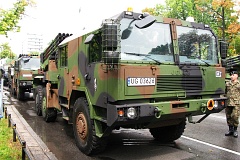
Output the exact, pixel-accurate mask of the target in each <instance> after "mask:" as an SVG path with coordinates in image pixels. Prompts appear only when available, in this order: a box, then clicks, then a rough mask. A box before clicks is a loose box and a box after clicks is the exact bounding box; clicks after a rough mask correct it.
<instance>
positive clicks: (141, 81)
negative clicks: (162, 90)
mask: <svg viewBox="0 0 240 160" xmlns="http://www.w3.org/2000/svg"><path fill="white" fill-rule="evenodd" d="M127 86H155V78H142V77H141V78H140V77H139V78H130V77H129V78H127Z"/></svg>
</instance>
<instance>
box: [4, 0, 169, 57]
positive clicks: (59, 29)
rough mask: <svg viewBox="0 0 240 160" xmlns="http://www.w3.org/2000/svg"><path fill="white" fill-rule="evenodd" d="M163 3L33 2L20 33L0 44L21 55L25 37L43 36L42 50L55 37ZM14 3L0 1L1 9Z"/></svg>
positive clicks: (142, 0)
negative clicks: (5, 44)
mask: <svg viewBox="0 0 240 160" xmlns="http://www.w3.org/2000/svg"><path fill="white" fill-rule="evenodd" d="M164 1H165V0H84V1H83V0H35V2H36V7H32V8H29V7H28V8H27V10H26V13H25V14H26V15H25V16H23V18H22V20H21V21H20V23H19V24H20V26H21V32H20V33H9V38H8V39H7V40H6V38H4V37H3V36H1V37H0V44H1V43H2V42H3V41H8V42H9V45H10V46H11V48H12V51H13V52H14V53H15V54H20V53H21V51H22V43H23V41H24V40H25V39H26V38H25V35H26V34H27V33H35V34H43V37H44V48H46V47H47V43H49V42H50V41H51V40H52V39H54V38H55V36H56V35H57V33H72V34H77V33H78V32H79V31H81V30H83V28H85V29H88V28H91V27H93V26H95V25H96V24H101V22H102V20H103V19H105V18H109V17H112V16H114V15H116V14H118V13H121V12H122V11H125V10H127V8H128V7H132V8H133V11H134V12H141V10H142V9H144V8H146V7H148V8H150V7H151V8H153V7H155V6H156V4H160V3H161V4H162V3H164ZM13 2H16V0H0V8H9V7H11V6H12V3H13Z"/></svg>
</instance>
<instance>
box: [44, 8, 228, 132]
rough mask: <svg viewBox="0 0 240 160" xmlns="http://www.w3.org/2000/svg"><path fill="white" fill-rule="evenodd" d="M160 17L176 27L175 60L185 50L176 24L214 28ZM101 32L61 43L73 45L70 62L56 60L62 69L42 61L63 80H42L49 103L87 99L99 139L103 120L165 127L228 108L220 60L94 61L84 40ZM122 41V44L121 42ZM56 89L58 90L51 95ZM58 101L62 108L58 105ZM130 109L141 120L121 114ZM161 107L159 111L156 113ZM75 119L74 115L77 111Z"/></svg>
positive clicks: (110, 123)
mask: <svg viewBox="0 0 240 160" xmlns="http://www.w3.org/2000/svg"><path fill="white" fill-rule="evenodd" d="M124 14H125V12H123V13H121V14H120V15H119V16H118V17H115V18H118V19H120V20H121V19H122V18H127V16H126V17H124V16H125V15H124ZM138 16H139V14H137V13H134V14H133V17H138ZM129 17H130V18H131V16H129ZM156 19H157V22H159V23H164V24H169V25H170V27H171V30H172V31H173V32H171V37H172V45H173V50H174V55H172V56H174V57H175V58H176V57H177V56H176V55H178V54H179V48H178V40H177V33H176V26H184V27H187V28H201V29H206V30H210V29H209V28H207V27H206V26H204V25H203V24H197V23H193V22H186V21H181V20H176V19H170V18H162V17H156ZM99 33H100V34H101V28H99V29H96V30H93V31H91V32H88V33H87V34H82V35H81V36H79V37H75V38H74V37H69V38H67V39H65V40H64V41H63V42H62V43H61V44H60V45H59V46H58V47H59V48H61V47H67V65H66V66H61V65H60V62H61V55H60V56H59V57H58V58H59V59H58V63H57V64H56V63H55V65H56V67H49V66H51V63H52V61H50V60H49V59H48V60H46V61H44V62H42V64H44V65H43V66H45V67H46V66H48V69H44V70H45V72H44V75H45V77H46V79H47V82H48V83H55V82H56V77H57V79H58V82H57V85H58V87H57V88H51V85H48V83H47V84H46V83H43V84H41V85H48V87H49V93H48V96H49V97H48V107H55V108H58V109H59V104H57V103H58V102H59V101H61V102H65V104H66V105H64V106H62V107H66V108H67V109H72V108H73V104H74V103H75V101H76V99H77V98H79V97H81V96H84V97H86V98H87V100H88V104H89V108H90V116H91V118H92V119H94V120H95V122H96V123H95V125H97V127H96V132H97V135H98V136H99V137H101V136H103V135H104V134H108V133H105V131H104V130H103V129H102V127H101V124H106V125H107V126H108V127H110V128H114V127H116V126H123V127H124V126H131V127H133V128H136V127H137V128H151V127H159V126H164V125H172V124H175V123H177V122H179V120H181V119H183V118H185V117H187V116H189V115H191V116H194V115H202V114H210V113H215V112H219V111H221V110H222V109H223V108H224V107H225V100H226V99H225V98H220V95H222V94H224V91H225V68H224V67H222V66H221V63H220V62H221V61H220V59H219V60H218V63H217V64H214V65H206V64H198V65H196V64H194V65H186V64H179V63H177V59H175V61H174V62H169V63H162V64H156V63H155V62H143V61H141V60H133V61H126V60H119V63H118V64H117V65H116V64H113V65H109V64H105V63H103V61H99V62H90V61H89V59H90V58H89V54H90V53H89V44H85V43H84V41H85V40H86V38H87V37H88V36H89V35H90V34H99ZM136 41H137V40H136ZM118 45H119V46H120V45H121V44H120V42H119V44H118ZM48 64H49V65H48ZM52 65H54V64H53V63H52ZM111 67H114V68H113V69H111ZM53 73H54V74H53ZM217 73H221V74H219V75H218V74H217ZM56 75H57V76H56ZM129 77H135V78H139V79H138V80H141V81H149V79H148V78H153V79H155V85H145V86H128V78H129ZM50 88H51V89H52V90H54V92H51V93H50V90H51V89H50ZM51 94H52V95H51ZM53 95H54V96H53ZM51 97H54V98H51ZM56 97H58V99H57V98H56ZM210 99H213V100H214V101H216V102H217V103H219V105H220V106H219V108H214V109H207V104H208V102H209V100H210ZM51 101H55V102H51ZM50 104H51V106H50ZM53 104H55V105H56V106H52V105H53ZM129 107H134V108H136V110H137V113H138V117H137V118H136V119H134V120H130V119H128V118H127V117H126V115H125V116H124V117H119V116H118V110H124V111H126V109H127V108H129ZM156 109H157V110H158V111H159V115H156V112H155V110H156ZM69 113H71V112H69ZM69 118H70V119H71V118H72V117H71V114H69Z"/></svg>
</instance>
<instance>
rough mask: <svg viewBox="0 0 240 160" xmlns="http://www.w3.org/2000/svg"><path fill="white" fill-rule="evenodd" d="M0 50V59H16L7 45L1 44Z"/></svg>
mask: <svg viewBox="0 0 240 160" xmlns="http://www.w3.org/2000/svg"><path fill="white" fill-rule="evenodd" d="M0 48H2V50H1V52H0V59H2V58H10V59H14V58H15V57H16V54H14V53H13V52H12V50H11V47H10V46H9V44H8V43H3V44H1V45H0Z"/></svg>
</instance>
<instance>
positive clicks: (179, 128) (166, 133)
mask: <svg viewBox="0 0 240 160" xmlns="http://www.w3.org/2000/svg"><path fill="white" fill-rule="evenodd" d="M185 126H186V119H184V120H182V121H181V122H180V123H179V124H177V125H172V126H165V127H158V128H150V129H149V131H150V133H151V134H152V136H153V137H154V138H155V139H156V140H157V141H159V142H163V143H165V142H173V141H174V140H176V139H178V138H180V137H181V135H182V134H183V132H184V129H185Z"/></svg>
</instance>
